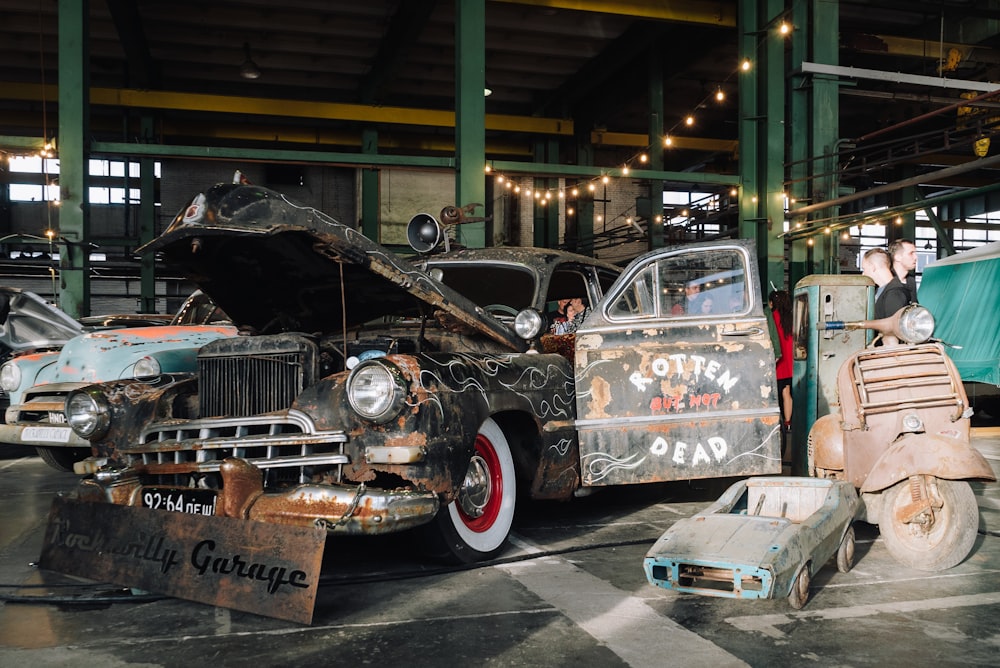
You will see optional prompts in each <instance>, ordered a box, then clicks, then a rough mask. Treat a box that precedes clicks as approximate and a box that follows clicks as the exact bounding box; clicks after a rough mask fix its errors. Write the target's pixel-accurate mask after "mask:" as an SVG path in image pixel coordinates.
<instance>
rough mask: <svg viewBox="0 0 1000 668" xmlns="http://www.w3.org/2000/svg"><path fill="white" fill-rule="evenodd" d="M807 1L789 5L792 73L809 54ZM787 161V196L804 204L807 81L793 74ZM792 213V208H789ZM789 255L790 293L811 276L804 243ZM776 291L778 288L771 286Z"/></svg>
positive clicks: (793, 244) (798, 243) (806, 188)
mask: <svg viewBox="0 0 1000 668" xmlns="http://www.w3.org/2000/svg"><path fill="white" fill-rule="evenodd" d="M810 7H811V0H794V1H793V2H792V15H791V19H792V25H793V26H794V27H795V29H794V30H793V31H792V50H791V56H792V60H791V64H790V69H791V71H792V72H798V71H800V70H801V66H802V62H803V61H805V60H807V59H808V58H807V56H808V53H809V25H810V17H809V12H810ZM788 95H789V104H788V109H789V117H788V125H789V128H788V135H789V150H790V154H789V159H790V162H791V164H790V167H789V170H788V178H789V185H788V194H789V195H790V196H791V197H792V199H794V200H795V201H796V202H800V203H806V202H809V201H810V197H809V194H810V193H809V181H808V177H809V175H810V174H811V173H812V170H811V163H810V160H809V159H810V157H811V155H812V154H811V151H810V145H809V138H810V133H809V130H810V128H811V120H810V114H809V95H810V87H809V81H808V79H807V78H806V76H805V75H803V74H796V75H794V76H792V78H791V86H790V87H789V93H788ZM791 208H792V209H794V208H795V205H794V204H793V205H791ZM790 245H791V248H790V254H791V257H789V258H788V290H789V291H791V290H792V289H793V288H794V287H795V284H796V283H798V282H799V280H800V279H802V278H803V277H804V276H806V275H808V274H809V273H811V267H809V266H808V248H807V246H806V241H805V239H799V240H797V241H793V242H791V244H790ZM775 285H778V286H779V287H780V284H779V283H777V282H775Z"/></svg>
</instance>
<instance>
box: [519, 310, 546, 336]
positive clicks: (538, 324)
mask: <svg viewBox="0 0 1000 668" xmlns="http://www.w3.org/2000/svg"><path fill="white" fill-rule="evenodd" d="M543 324H544V320H543V318H542V314H541V313H539V312H538V311H536V310H535V309H530V308H526V309H524V310H523V311H521V312H520V313H518V314H517V317H515V318H514V331H515V332H517V335H518V336H520V337H521V338H522V339H533V338H535V337H536V336H538V333H539V332H541V331H542V325H543Z"/></svg>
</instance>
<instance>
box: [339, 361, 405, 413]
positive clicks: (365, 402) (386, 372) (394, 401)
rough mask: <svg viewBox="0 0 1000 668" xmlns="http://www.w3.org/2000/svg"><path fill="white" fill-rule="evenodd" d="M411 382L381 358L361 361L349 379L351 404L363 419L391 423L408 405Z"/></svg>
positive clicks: (396, 368)
mask: <svg viewBox="0 0 1000 668" xmlns="http://www.w3.org/2000/svg"><path fill="white" fill-rule="evenodd" d="M406 392H407V383H406V380H405V379H404V378H403V374H402V372H401V371H400V370H399V367H397V366H396V365H395V364H392V363H391V362H387V361H386V360H385V359H382V358H378V359H373V360H368V361H366V362H361V363H360V364H358V366H356V367H354V369H352V370H351V375H350V376H348V378H347V401H348V402H349V403H350V404H351V408H353V409H354V410H355V412H357V414H358V415H360V416H361V417H363V418H365V419H367V420H371V421H372V422H376V423H383V422H388V421H389V420H391V419H393V418H394V417H396V416H397V415H399V413H400V411H401V410H403V406H405V405H406Z"/></svg>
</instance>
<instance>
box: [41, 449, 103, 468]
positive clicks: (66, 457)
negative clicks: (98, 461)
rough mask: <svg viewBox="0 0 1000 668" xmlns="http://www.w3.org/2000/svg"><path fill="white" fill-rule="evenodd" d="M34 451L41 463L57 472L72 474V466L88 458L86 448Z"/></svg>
mask: <svg viewBox="0 0 1000 668" xmlns="http://www.w3.org/2000/svg"><path fill="white" fill-rule="evenodd" d="M35 451H36V452H37V453H38V456H39V457H41V458H42V461H43V462H45V463H46V464H48V465H49V466H51V467H52V468H54V469H55V470H57V471H68V472H70V473H72V472H73V464H76V463H77V462H82V461H83V460H84V459H86V458H87V457H89V456H90V450H89V449H88V448H49V447H36V448H35Z"/></svg>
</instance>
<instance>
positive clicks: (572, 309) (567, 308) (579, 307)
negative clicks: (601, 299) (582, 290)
mask: <svg viewBox="0 0 1000 668" xmlns="http://www.w3.org/2000/svg"><path fill="white" fill-rule="evenodd" d="M558 304H559V306H558V309H557V311H556V313H555V315H554V316H553V318H552V326H551V327H550V328H549V331H550V332H551V333H552V334H572V333H573V332H575V331H576V330H577V329H578V328H579V327H580V325H581V324H583V321H584V320H585V319H586V318H587V316H588V315H590V307H589V306H587V305H586V304H584V303H583V298H582V297H572V298H570V299H560V300H559V302H558Z"/></svg>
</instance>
